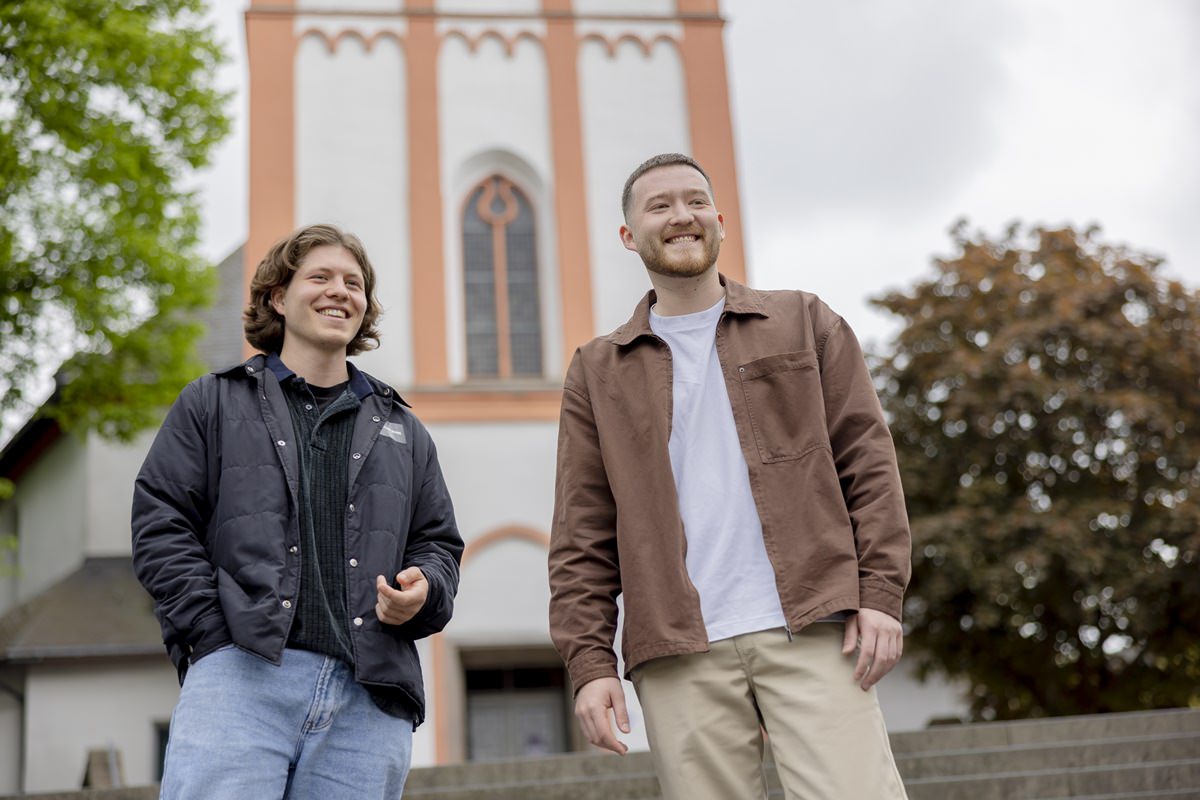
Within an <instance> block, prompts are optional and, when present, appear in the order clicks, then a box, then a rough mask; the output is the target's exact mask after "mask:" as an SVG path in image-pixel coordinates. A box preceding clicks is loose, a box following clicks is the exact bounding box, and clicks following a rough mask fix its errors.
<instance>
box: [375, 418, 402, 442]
mask: <svg viewBox="0 0 1200 800" xmlns="http://www.w3.org/2000/svg"><path fill="white" fill-rule="evenodd" d="M379 433H380V434H381V435H383V436H386V437H388V438H389V439H391V440H392V441H394V442H399V443H400V444H408V438H407V437H405V435H404V426H403V425H401V424H400V423H399V422H387V423H384V426H383V428H381V429H380V431H379Z"/></svg>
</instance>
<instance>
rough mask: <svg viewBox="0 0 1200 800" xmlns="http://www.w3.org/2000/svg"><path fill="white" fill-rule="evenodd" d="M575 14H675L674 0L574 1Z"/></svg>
mask: <svg viewBox="0 0 1200 800" xmlns="http://www.w3.org/2000/svg"><path fill="white" fill-rule="evenodd" d="M571 6H572V7H573V8H574V9H575V13H576V14H629V15H631V16H643V15H646V16H665V15H671V14H674V13H675V0H574V2H573V3H572V4H571Z"/></svg>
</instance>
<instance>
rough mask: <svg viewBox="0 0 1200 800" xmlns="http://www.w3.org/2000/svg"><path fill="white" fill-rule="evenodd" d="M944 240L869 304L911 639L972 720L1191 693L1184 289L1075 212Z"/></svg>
mask: <svg viewBox="0 0 1200 800" xmlns="http://www.w3.org/2000/svg"><path fill="white" fill-rule="evenodd" d="M953 236H954V239H955V244H956V246H957V253H956V254H955V255H954V256H953V257H951V258H948V259H945V260H937V261H935V274H934V276H933V278H932V279H930V280H926V281H922V282H920V283H918V284H916V285H915V286H913V287H912V288H911V289H910V290H908V291H905V292H896V293H891V294H887V295H885V296H882V297H879V298H877V299H875V300H874V301H873V302H874V303H875V304H876V305H878V306H880V307H882V308H885V309H887V310H888V311H891V312H893V313H894V314H897V315H899V316H900V317H901V318H902V319H903V321H904V328H903V330H902V332H901V333H900V334H899V336H898V337H897V339H896V341H895V347H894V351H893V353H892V355H890V356H889V357H886V358H884V359H881V360H880V361H879V363H878V365H877V366H878V369H877V378H878V380H879V385H880V387H881V389H882V393H883V401H884V406H885V409H886V411H887V412H888V414H889V415H890V418H891V421H892V430H893V432H894V435H895V439H896V446H897V450H898V455H899V459H900V467H901V471H902V474H903V476H904V481H905V492H906V496H907V500H908V504H909V514H910V517H911V520H912V527H913V539H914V541H913V556H914V558H913V569H914V572H913V581H912V587H911V592H910V596H909V599H908V601H907V603H906V617H907V624H908V626H909V627H910V630H911V641H913V642H914V643H915V644H916V646H917V647H916V648H915V649H916V652H915V653H914V655H913V657H915V658H916V659H917V660H918V664H919V666H920V669H921V670H922V671H924V672H925V673H928V672H930V671H939V672H942V673H944V674H947V675H950V676H953V677H957V678H963V679H965V680H966V681H967V682H968V683H969V684H970V686H971V690H972V695H971V700H972V711H973V713H974V714H975V715H976V716H978V717H982V718H985V719H991V718H1016V717H1025V716H1040V715H1057V714H1069V713H1086V712H1100V711H1123V710H1130V709H1145V708H1157V707H1168V706H1183V705H1189V704H1190V705H1197V704H1200V571H1198V570H1197V566H1198V563H1200V503H1198V501H1200V497H1198V496H1197V488H1198V487H1200V391H1198V390H1200V335H1198V334H1200V296H1198V295H1197V293H1195V292H1193V291H1190V290H1188V289H1186V288H1185V287H1183V286H1182V285H1180V284H1179V283H1178V282H1175V281H1171V280H1167V279H1166V278H1165V277H1164V276H1163V275H1162V274H1161V270H1160V260H1159V259H1158V258H1155V257H1153V256H1150V255H1146V254H1144V253H1139V252H1133V251H1131V250H1128V249H1126V248H1124V247H1118V246H1112V245H1109V244H1105V243H1102V242H1101V241H1100V240H1099V238H1098V231H1097V230H1095V229H1092V230H1087V231H1082V232H1079V231H1075V230H1071V229H1064V230H1044V229H1040V228H1032V229H1029V228H1022V227H1020V226H1017V225H1014V226H1013V227H1012V228H1010V229H1009V231H1008V232H1007V234H1006V235H1005V236H1004V237H1003V238H1002V239H1000V240H998V241H995V240H988V239H987V238H985V237H984V236H983V235H982V234H975V235H973V236H971V235H968V233H967V232H966V225H965V223H960V225H959V226H958V227H956V228H955V230H954V231H953Z"/></svg>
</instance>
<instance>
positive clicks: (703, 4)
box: [675, 0, 721, 17]
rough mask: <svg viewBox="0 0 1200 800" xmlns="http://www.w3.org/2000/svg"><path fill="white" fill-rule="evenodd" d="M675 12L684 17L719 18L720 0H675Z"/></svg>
mask: <svg viewBox="0 0 1200 800" xmlns="http://www.w3.org/2000/svg"><path fill="white" fill-rule="evenodd" d="M675 10H676V11H678V12H679V15H680V16H681V17H682V16H698V15H703V16H717V15H718V14H720V13H721V8H720V3H719V0H675Z"/></svg>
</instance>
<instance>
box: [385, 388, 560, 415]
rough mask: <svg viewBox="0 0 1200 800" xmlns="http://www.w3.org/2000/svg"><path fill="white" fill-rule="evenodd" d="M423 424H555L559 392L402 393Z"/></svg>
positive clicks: (481, 390) (484, 390) (429, 391)
mask: <svg viewBox="0 0 1200 800" xmlns="http://www.w3.org/2000/svg"><path fill="white" fill-rule="evenodd" d="M404 399H405V400H407V401H409V402H410V403H412V405H413V413H415V414H416V415H417V417H419V418H420V419H421V421H422V422H557V421H558V412H559V409H560V407H561V406H562V390H561V389H528V390H521V389H517V390H512V389H505V388H500V387H497V388H496V389H472V390H466V391H464V390H459V389H445V390H437V389H433V390H426V391H421V390H419V389H418V390H416V391H407V392H405V393H404Z"/></svg>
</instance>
